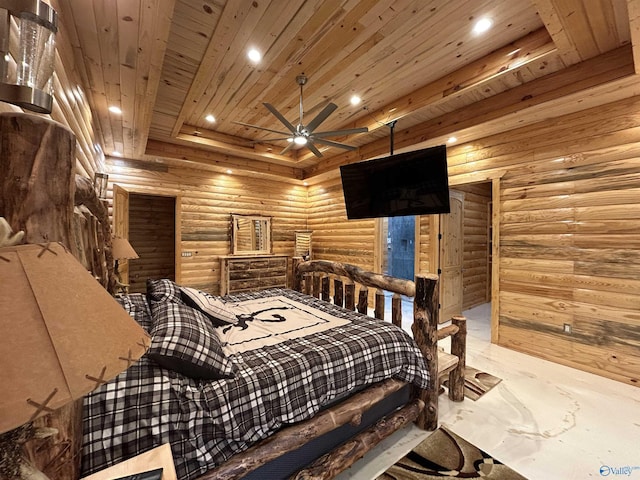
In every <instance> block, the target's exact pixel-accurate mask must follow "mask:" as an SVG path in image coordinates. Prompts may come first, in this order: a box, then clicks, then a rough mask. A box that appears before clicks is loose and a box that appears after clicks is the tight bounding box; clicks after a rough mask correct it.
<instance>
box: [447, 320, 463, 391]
mask: <svg viewBox="0 0 640 480" xmlns="http://www.w3.org/2000/svg"><path fill="white" fill-rule="evenodd" d="M451 323H452V324H453V325H455V326H456V327H458V331H457V332H456V333H455V334H453V335H452V336H451V355H455V356H456V357H458V365H456V368H454V369H453V370H451V372H449V398H450V399H451V400H453V401H454V402H461V401H463V400H464V368H465V364H466V351H467V347H466V344H467V319H466V318H465V317H463V316H454V317H453V318H452V319H451Z"/></svg>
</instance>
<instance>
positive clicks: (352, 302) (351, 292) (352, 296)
mask: <svg viewBox="0 0 640 480" xmlns="http://www.w3.org/2000/svg"><path fill="white" fill-rule="evenodd" d="M344 308H346V309H347V310H351V311H353V310H355V309H356V285H355V283H353V282H349V283H347V284H345V286H344Z"/></svg>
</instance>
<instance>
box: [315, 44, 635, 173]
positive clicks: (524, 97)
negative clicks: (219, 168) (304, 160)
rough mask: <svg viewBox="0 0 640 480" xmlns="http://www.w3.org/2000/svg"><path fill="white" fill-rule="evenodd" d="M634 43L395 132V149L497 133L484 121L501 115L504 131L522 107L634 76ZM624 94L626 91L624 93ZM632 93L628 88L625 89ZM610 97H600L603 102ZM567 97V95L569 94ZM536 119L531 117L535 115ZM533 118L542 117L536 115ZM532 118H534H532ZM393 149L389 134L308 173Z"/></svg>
mask: <svg viewBox="0 0 640 480" xmlns="http://www.w3.org/2000/svg"><path fill="white" fill-rule="evenodd" d="M631 54H632V52H631V47H630V46H624V47H620V48H618V49H616V50H613V51H611V52H609V53H607V54H604V55H600V56H598V57H596V58H593V59H591V60H588V61H585V62H581V63H579V64H576V65H574V66H572V67H569V68H567V69H565V70H562V71H560V72H556V73H553V74H550V75H547V76H545V77H541V78H539V79H537V80H534V81H532V82H529V83H527V84H524V85H521V86H519V87H516V88H512V89H510V90H507V91H505V92H502V93H500V94H497V95H494V96H492V97H490V98H486V99H484V100H481V101H479V102H476V103H475V104H473V105H470V106H467V107H464V108H463V109H460V110H456V111H454V112H451V113H448V114H445V115H442V116H440V117H437V118H434V119H432V120H429V121H427V122H423V123H421V124H419V125H416V126H413V127H410V128H407V129H403V130H401V131H399V132H395V142H394V143H395V146H396V148H397V149H401V148H406V147H410V146H414V145H417V144H420V143H424V142H427V141H429V140H430V139H435V138H439V137H445V136H448V135H450V134H453V133H456V132H458V131H461V130H464V129H469V128H472V127H475V130H476V132H477V134H479V135H481V136H488V135H492V134H495V133H497V129H496V130H491V131H490V130H489V129H484V130H483V128H482V125H483V124H486V123H489V122H495V121H497V120H500V121H501V122H502V123H501V125H500V127H499V128H500V129H501V130H500V131H504V130H508V129H511V128H516V127H518V126H523V124H522V112H523V111H524V110H526V109H531V108H533V107H538V106H543V105H544V104H548V103H549V102H551V101H554V100H555V101H558V100H560V99H563V98H564V99H565V100H566V99H567V98H569V99H571V95H573V94H576V93H578V92H580V93H581V94H582V95H584V92H586V91H589V90H592V89H596V88H597V87H602V86H606V85H608V84H610V83H611V82H615V81H620V80H624V79H628V78H629V77H630V76H631V79H632V80H634V78H635V77H633V74H634V67H633V61H632V55H631ZM623 95H624V93H623ZM627 95H628V94H627ZM609 100H610V99H602V100H601V102H606V101H609ZM570 101H571V102H573V103H574V104H575V105H573V107H572V108H573V110H574V111H575V110H580V109H583V108H587V106H585V105H581V104H580V103H579V102H575V101H574V100H573V99H571V100H570ZM566 102H569V100H566ZM564 107H565V108H564V110H562V109H560V110H559V111H558V112H555V111H549V112H548V113H547V115H548V116H549V117H552V116H557V115H558V114H560V113H562V111H566V112H569V111H570V106H569V105H565V106H564ZM513 114H518V118H517V119H516V118H514V120H513V125H512V126H510V125H506V124H504V121H503V119H504V118H505V117H508V116H509V115H513ZM531 118H532V119H533V117H531ZM535 121H539V119H538V118H537V117H536V120H535ZM531 123H534V122H533V121H531ZM388 151H389V140H388V138H381V139H378V140H376V141H374V142H371V143H368V144H366V145H363V146H361V147H359V148H358V150H356V151H354V152H348V153H345V154H341V155H337V156H334V157H331V158H328V159H326V160H324V161H323V162H322V163H320V164H318V165H316V166H314V167H311V168H308V169H305V171H304V178H310V177H313V176H316V175H321V174H323V173H326V172H328V171H330V170H333V169H336V168H338V167H339V166H340V165H344V164H347V163H353V162H356V161H361V160H366V159H370V158H373V157H376V156H379V155H384V154H385V153H388Z"/></svg>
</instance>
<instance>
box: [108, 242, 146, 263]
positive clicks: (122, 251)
mask: <svg viewBox="0 0 640 480" xmlns="http://www.w3.org/2000/svg"><path fill="white" fill-rule="evenodd" d="M111 253H112V254H113V258H114V259H116V260H124V259H130V258H140V257H138V254H137V253H136V251H135V250H134V249H133V247H132V246H131V244H130V243H129V240H127V239H126V238H122V237H114V238H113V241H112V242H111Z"/></svg>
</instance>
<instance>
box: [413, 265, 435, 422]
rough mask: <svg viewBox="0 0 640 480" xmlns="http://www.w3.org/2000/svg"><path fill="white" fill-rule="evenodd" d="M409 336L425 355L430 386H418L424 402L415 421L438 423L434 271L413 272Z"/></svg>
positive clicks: (418, 394)
mask: <svg viewBox="0 0 640 480" xmlns="http://www.w3.org/2000/svg"><path fill="white" fill-rule="evenodd" d="M411 330H412V331H413V338H414V340H415V341H416V344H417V345H418V347H419V348H420V350H421V351H422V354H423V355H424V356H425V358H426V359H427V368H428V371H429V379H430V381H431V386H430V388H429V389H427V390H419V391H418V392H416V396H417V397H418V398H420V399H421V400H422V401H423V402H424V403H425V408H424V410H423V411H422V413H421V414H420V416H418V420H417V421H416V424H417V425H418V426H419V427H420V428H422V429H424V430H435V429H436V428H437V427H438V390H439V384H438V275H436V274H424V275H417V276H416V294H415V298H414V302H413V325H412V327H411Z"/></svg>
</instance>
